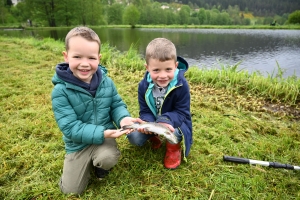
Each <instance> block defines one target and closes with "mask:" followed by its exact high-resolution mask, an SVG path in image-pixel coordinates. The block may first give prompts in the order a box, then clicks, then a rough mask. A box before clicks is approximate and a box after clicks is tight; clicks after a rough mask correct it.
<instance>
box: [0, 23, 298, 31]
mask: <svg viewBox="0 0 300 200" xmlns="http://www.w3.org/2000/svg"><path fill="white" fill-rule="evenodd" d="M89 27H91V28H99V27H103V28H131V26H130V25H101V26H89ZM5 28H25V29H28V30H31V29H32V30H33V29H57V28H59V29H61V28H67V29H70V27H67V26H66V27H29V26H24V27H23V26H21V25H18V24H15V25H7V26H0V29H5ZM135 28H174V29H175V28H186V29H188V28H190V29H287V30H299V29H300V25H297V24H289V25H278V26H270V25H139V24H137V25H136V26H135Z"/></svg>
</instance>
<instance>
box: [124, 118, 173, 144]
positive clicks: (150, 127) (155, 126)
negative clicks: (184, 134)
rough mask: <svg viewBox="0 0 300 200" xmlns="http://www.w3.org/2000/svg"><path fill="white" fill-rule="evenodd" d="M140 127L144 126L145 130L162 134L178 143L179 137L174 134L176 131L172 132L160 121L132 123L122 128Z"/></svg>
mask: <svg viewBox="0 0 300 200" xmlns="http://www.w3.org/2000/svg"><path fill="white" fill-rule="evenodd" d="M139 128H143V129H144V130H145V131H149V132H152V133H155V134H157V135H161V136H163V137H165V138H166V139H167V140H169V141H170V142H172V143H174V144H177V143H178V140H177V137H176V136H175V135H174V133H172V132H171V131H170V130H169V129H168V128H167V127H165V126H164V125H162V124H159V123H155V122H146V123H142V124H132V125H125V126H122V130H125V129H135V130H137V129H139Z"/></svg>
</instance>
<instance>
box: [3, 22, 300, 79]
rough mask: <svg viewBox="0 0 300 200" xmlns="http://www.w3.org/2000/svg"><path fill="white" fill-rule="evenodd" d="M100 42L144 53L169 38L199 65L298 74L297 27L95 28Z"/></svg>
mask: <svg viewBox="0 0 300 200" xmlns="http://www.w3.org/2000/svg"><path fill="white" fill-rule="evenodd" d="M70 29H71V28H69V29H67V28H64V29H59V28H58V29H53V30H33V31H31V30H0V35H10V36H16V37H28V36H34V37H39V38H44V37H51V38H54V39H56V40H62V41H63V40H64V37H65V36H66V34H67V32H68V31H69V30H70ZM94 30H95V31H96V32H97V34H99V37H100V39H101V42H108V43H109V44H110V45H111V46H115V47H116V48H117V49H118V50H120V51H126V50H128V49H129V48H130V46H131V45H132V44H133V45H135V47H136V48H137V49H138V51H139V53H140V54H141V55H144V53H145V49H146V46H147V44H148V43H149V42H150V41H151V40H152V39H154V38H156V37H165V38H168V39H170V40H171V41H172V42H173V43H174V44H175V45H176V47H177V53H178V55H180V56H182V57H184V58H185V59H186V60H187V61H188V62H189V64H190V65H191V66H198V67H199V68H203V67H205V68H213V67H217V68H219V67H220V64H219V63H221V64H225V65H227V64H228V65H234V64H236V63H238V62H241V63H240V64H239V69H244V70H248V71H249V72H250V73H252V72H254V71H258V72H260V73H261V74H262V75H265V76H267V75H273V76H275V75H276V74H277V72H278V66H279V67H280V69H281V70H283V72H284V74H283V76H284V77H287V76H292V75H296V76H297V77H300V30H256V29H254V30H248V29H164V28H162V29H159V28H136V29H130V28H95V29H94Z"/></svg>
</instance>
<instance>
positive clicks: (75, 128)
mask: <svg viewBox="0 0 300 200" xmlns="http://www.w3.org/2000/svg"><path fill="white" fill-rule="evenodd" d="M64 90H65V87H64V86H63V85H61V84H58V85H56V86H55V87H54V89H53V91H52V97H51V98H52V109H53V112H54V117H55V120H56V122H57V124H58V127H59V129H60V130H61V131H62V133H63V134H64V136H65V137H66V138H68V139H69V140H72V141H73V142H75V143H84V144H102V143H103V141H104V130H105V127H104V126H100V125H94V124H88V123H83V122H82V121H81V120H78V119H77V115H76V113H75V111H74V109H73V107H72V106H71V104H70V103H69V98H77V97H75V96H68V95H67V94H66V92H65V91H64ZM74 95H75V94H74Z"/></svg>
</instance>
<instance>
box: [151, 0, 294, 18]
mask: <svg viewBox="0 0 300 200" xmlns="http://www.w3.org/2000/svg"><path fill="white" fill-rule="evenodd" d="M157 1H158V2H168V3H172V2H178V0H157ZM180 1H181V2H182V3H183V4H192V5H194V6H197V7H199V8H205V9H211V8H213V7H217V8H220V9H226V8H228V6H230V5H231V6H233V5H237V6H239V8H240V9H241V10H242V11H248V10H249V11H251V12H252V13H253V14H254V15H255V16H274V15H283V14H285V13H292V12H294V11H295V10H300V1H299V0H284V1H283V0H180Z"/></svg>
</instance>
